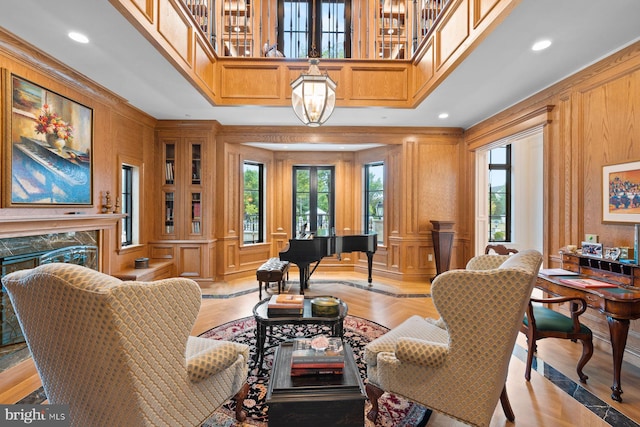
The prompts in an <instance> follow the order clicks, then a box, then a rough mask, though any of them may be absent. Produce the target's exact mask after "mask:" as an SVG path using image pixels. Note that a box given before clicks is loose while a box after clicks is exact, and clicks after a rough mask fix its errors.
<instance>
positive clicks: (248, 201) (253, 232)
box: [242, 162, 264, 244]
mask: <svg viewBox="0 0 640 427" xmlns="http://www.w3.org/2000/svg"><path fill="white" fill-rule="evenodd" d="M243 185H244V220H243V224H242V230H243V239H242V241H243V243H247V244H250V243H262V242H264V165H262V164H260V163H253V162H244V184H243Z"/></svg>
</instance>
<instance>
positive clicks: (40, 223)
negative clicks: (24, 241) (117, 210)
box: [0, 214, 125, 238]
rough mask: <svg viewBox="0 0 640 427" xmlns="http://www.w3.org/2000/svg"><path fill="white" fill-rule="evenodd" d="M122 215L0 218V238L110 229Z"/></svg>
mask: <svg viewBox="0 0 640 427" xmlns="http://www.w3.org/2000/svg"><path fill="white" fill-rule="evenodd" d="M124 217H125V215H124V214H96V215H89V214H67V215H48V216H4V217H0V238H7V237H22V236H34V235H38V234H48V233H65V232H71V231H88V230H104V229H111V228H114V227H115V226H116V224H117V223H118V220H119V219H121V218H124Z"/></svg>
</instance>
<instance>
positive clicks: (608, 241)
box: [465, 43, 640, 356]
mask: <svg viewBox="0 0 640 427" xmlns="http://www.w3.org/2000/svg"><path fill="white" fill-rule="evenodd" d="M638 123H640V43H635V44H633V45H631V46H629V47H627V48H625V49H623V50H621V51H619V52H617V53H615V54H613V55H611V56H610V57H608V58H606V59H604V60H602V61H600V62H598V63H596V64H594V65H592V66H591V67H588V68H587V69H585V70H583V71H581V72H579V73H577V74H575V75H573V76H571V77H569V78H567V79H565V80H563V81H561V82H559V83H558V84H556V85H554V86H552V87H550V88H548V89H547V90H545V91H542V92H540V93H538V94H536V95H535V96H533V97H531V98H529V99H527V100H525V101H523V102H521V103H519V104H517V105H515V106H513V107H511V108H509V109H508V110H506V111H504V112H502V113H500V114H498V115H496V116H494V117H492V118H490V119H488V120H486V121H484V122H483V123H480V124H478V125H477V126H474V127H473V128H471V129H468V130H467V131H466V132H465V141H466V142H467V146H468V148H469V149H470V150H471V151H473V150H474V149H476V148H478V147H480V146H482V145H483V144H485V143H490V142H492V141H495V140H497V139H499V138H501V137H503V136H506V135H509V134H515V133H518V132H520V131H521V130H522V129H523V128H526V127H528V126H530V127H533V126H537V125H540V124H542V125H544V132H543V133H544V182H542V183H541V185H543V186H544V189H545V192H544V204H545V206H544V216H545V217H544V230H543V233H544V256H545V264H546V265H547V266H548V267H558V266H559V265H560V256H559V254H558V251H559V250H560V249H561V248H562V247H564V246H566V245H568V244H578V245H580V242H582V241H583V240H584V234H585V233H590V234H597V235H599V236H600V242H602V243H603V244H604V246H607V247H615V246H631V247H633V234H634V224H632V223H617V224H616V223H605V222H603V220H602V203H603V201H602V199H603V196H602V185H603V183H602V168H603V166H606V165H611V164H618V163H626V162H630V161H634V160H639V159H640V126H638ZM466 166H467V169H469V168H472V167H473V164H472V163H471V162H470V163H467V165H466ZM472 178H473V177H470V179H472ZM472 188H473V187H472ZM471 194H472V193H471ZM473 203H474V200H473V197H468V198H467V204H468V205H467V209H469V210H472V209H473ZM605 203H606V202H605ZM469 226H471V224H469ZM583 317H584V318H585V319H586V320H585V323H587V324H588V325H589V326H590V327H592V329H593V330H594V333H595V334H596V335H597V336H598V337H599V338H601V339H602V340H603V341H608V339H609V338H608V337H609V332H608V329H607V326H606V322H603V321H602V320H603V316H602V315H601V314H599V313H597V312H594V311H592V310H589V312H588V315H587V316H586V317H585V316H583ZM627 349H628V352H629V353H630V354H633V355H635V356H640V324H639V322H638V320H634V321H632V323H631V331H630V333H629V341H628V346H627Z"/></svg>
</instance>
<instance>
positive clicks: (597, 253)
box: [582, 242, 602, 258]
mask: <svg viewBox="0 0 640 427" xmlns="http://www.w3.org/2000/svg"><path fill="white" fill-rule="evenodd" d="M582 255H586V256H590V257H595V258H602V243H589V242H582Z"/></svg>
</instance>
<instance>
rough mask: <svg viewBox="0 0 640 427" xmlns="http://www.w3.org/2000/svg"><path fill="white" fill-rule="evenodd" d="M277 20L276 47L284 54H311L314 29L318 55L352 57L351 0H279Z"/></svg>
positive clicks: (289, 56)
mask: <svg viewBox="0 0 640 427" xmlns="http://www.w3.org/2000/svg"><path fill="white" fill-rule="evenodd" d="M314 4H315V11H314V10H313V6H314ZM314 19H315V24H314ZM278 23H279V25H278V49H279V50H281V51H282V53H283V54H284V56H285V57H287V58H306V57H312V56H313V55H311V51H312V48H313V47H314V46H313V42H314V34H313V32H314V31H315V48H316V50H317V51H318V53H319V57H321V58H350V57H351V34H350V28H351V1H350V0H278Z"/></svg>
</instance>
